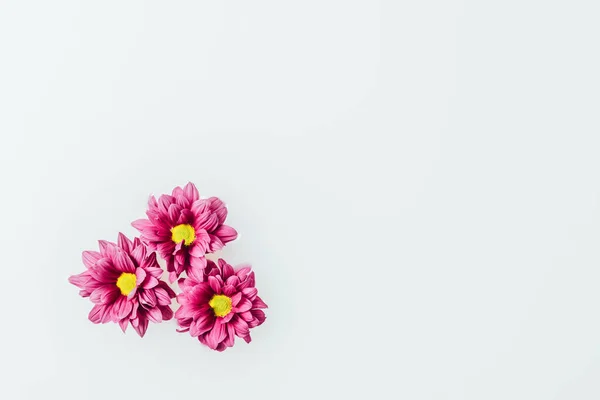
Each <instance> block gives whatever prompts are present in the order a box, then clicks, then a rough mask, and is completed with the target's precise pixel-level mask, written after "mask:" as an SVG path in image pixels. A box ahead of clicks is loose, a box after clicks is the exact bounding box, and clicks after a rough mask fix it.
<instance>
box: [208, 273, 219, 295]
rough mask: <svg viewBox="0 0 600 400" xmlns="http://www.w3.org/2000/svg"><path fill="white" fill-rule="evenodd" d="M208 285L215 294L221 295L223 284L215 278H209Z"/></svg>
mask: <svg viewBox="0 0 600 400" xmlns="http://www.w3.org/2000/svg"><path fill="white" fill-rule="evenodd" d="M208 284H209V285H210V287H211V289H212V290H213V291H214V292H215V293H221V283H220V282H219V280H218V279H217V278H215V277H214V276H209V277H208Z"/></svg>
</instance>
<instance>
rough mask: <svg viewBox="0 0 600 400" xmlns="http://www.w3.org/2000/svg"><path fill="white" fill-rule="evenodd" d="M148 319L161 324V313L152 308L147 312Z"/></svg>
mask: <svg viewBox="0 0 600 400" xmlns="http://www.w3.org/2000/svg"><path fill="white" fill-rule="evenodd" d="M148 319H149V320H150V321H152V322H155V323H159V322H162V312H161V311H160V309H159V308H158V307H154V308H151V309H149V310H148Z"/></svg>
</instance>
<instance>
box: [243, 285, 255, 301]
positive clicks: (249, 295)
mask: <svg viewBox="0 0 600 400" xmlns="http://www.w3.org/2000/svg"><path fill="white" fill-rule="evenodd" d="M242 293H243V294H244V296H245V297H247V298H248V299H250V300H254V298H255V297H256V295H257V294H258V289H257V288H255V287H249V288H245V289H242Z"/></svg>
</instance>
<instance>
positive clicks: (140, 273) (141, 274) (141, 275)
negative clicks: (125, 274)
mask: <svg viewBox="0 0 600 400" xmlns="http://www.w3.org/2000/svg"><path fill="white" fill-rule="evenodd" d="M144 279H146V271H144V270H143V269H142V268H136V269H135V285H136V286H141V285H142V283H143V282H144Z"/></svg>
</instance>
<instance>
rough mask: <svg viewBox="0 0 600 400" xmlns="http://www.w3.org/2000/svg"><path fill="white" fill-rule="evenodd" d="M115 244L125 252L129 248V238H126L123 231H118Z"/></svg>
mask: <svg viewBox="0 0 600 400" xmlns="http://www.w3.org/2000/svg"><path fill="white" fill-rule="evenodd" d="M117 244H118V246H119V247H120V248H122V249H123V250H125V251H126V252H127V253H129V251H130V250H131V245H132V243H131V240H129V239H128V238H127V236H125V235H124V234H123V233H121V232H119V236H118V238H117Z"/></svg>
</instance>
